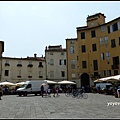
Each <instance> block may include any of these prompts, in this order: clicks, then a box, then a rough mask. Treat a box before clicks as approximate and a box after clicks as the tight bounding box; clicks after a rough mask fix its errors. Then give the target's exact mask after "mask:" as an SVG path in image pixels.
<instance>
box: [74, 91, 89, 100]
mask: <svg viewBox="0 0 120 120" xmlns="http://www.w3.org/2000/svg"><path fill="white" fill-rule="evenodd" d="M76 97H77V98H78V99H79V98H84V99H87V98H88V95H87V94H86V93H84V92H82V93H79V94H78V95H77V96H76Z"/></svg>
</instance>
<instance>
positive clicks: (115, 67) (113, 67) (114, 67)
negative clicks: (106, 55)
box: [111, 65, 119, 69]
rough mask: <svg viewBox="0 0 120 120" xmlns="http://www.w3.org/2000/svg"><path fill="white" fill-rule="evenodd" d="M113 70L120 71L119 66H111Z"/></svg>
mask: <svg viewBox="0 0 120 120" xmlns="http://www.w3.org/2000/svg"><path fill="white" fill-rule="evenodd" d="M111 67H112V69H119V66H118V65H111Z"/></svg>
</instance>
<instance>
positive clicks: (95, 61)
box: [93, 60, 98, 70]
mask: <svg viewBox="0 0 120 120" xmlns="http://www.w3.org/2000/svg"><path fill="white" fill-rule="evenodd" d="M93 67H94V70H98V62H97V60H93Z"/></svg>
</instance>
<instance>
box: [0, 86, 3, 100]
mask: <svg viewBox="0 0 120 120" xmlns="http://www.w3.org/2000/svg"><path fill="white" fill-rule="evenodd" d="M2 95H3V90H2V86H0V100H2V99H1V97H2Z"/></svg>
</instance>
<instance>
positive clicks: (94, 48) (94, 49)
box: [92, 44, 97, 52]
mask: <svg viewBox="0 0 120 120" xmlns="http://www.w3.org/2000/svg"><path fill="white" fill-rule="evenodd" d="M92 51H93V52H94V51H97V48H96V44H92Z"/></svg>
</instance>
